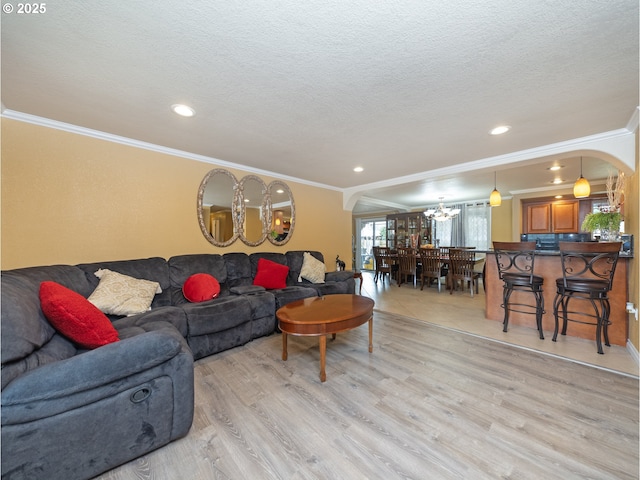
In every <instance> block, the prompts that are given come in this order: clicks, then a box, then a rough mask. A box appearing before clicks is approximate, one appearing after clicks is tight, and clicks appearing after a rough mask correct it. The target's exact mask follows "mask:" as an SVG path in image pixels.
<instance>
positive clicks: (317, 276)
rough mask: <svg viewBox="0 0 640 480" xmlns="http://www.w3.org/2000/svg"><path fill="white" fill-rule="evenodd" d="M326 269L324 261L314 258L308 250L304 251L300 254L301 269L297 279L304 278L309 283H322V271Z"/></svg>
mask: <svg viewBox="0 0 640 480" xmlns="http://www.w3.org/2000/svg"><path fill="white" fill-rule="evenodd" d="M325 271H326V269H325V267H324V263H322V262H321V261H320V260H318V259H317V258H315V257H314V256H313V255H311V254H310V253H309V252H304V254H303V255H302V269H301V270H300V276H299V277H298V281H299V282H301V281H302V279H303V278H304V279H305V280H309V281H310V282H311V283H324V272H325Z"/></svg>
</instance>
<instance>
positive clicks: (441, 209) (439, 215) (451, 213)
mask: <svg viewBox="0 0 640 480" xmlns="http://www.w3.org/2000/svg"><path fill="white" fill-rule="evenodd" d="M442 200H444V197H440V205H438V208H431V209H429V210H427V211H426V212H424V214H425V216H426V217H427V218H429V219H433V220H437V221H438V222H444V221H446V220H449V219H451V218H453V217H455V216H456V215H458V214H459V213H460V209H459V208H447V207H445V206H444V204H443V203H442Z"/></svg>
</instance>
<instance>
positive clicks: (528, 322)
mask: <svg viewBox="0 0 640 480" xmlns="http://www.w3.org/2000/svg"><path fill="white" fill-rule="evenodd" d="M482 253H486V255H487V259H486V271H485V279H484V281H485V290H486V295H485V297H486V308H485V317H486V318H487V319H489V320H496V321H500V322H502V321H503V320H504V309H503V308H502V307H501V306H500V305H501V304H502V286H503V282H502V281H501V280H500V277H499V276H498V265H497V263H496V257H495V255H494V253H493V250H487V251H484V252H482ZM630 258H632V257H630V256H628V255H622V254H621V255H620V257H619V260H618V265H617V266H616V273H615V275H614V277H613V286H612V289H611V291H610V292H609V302H610V303H611V315H610V317H609V320H610V322H611V325H609V342H610V343H611V345H621V346H626V344H627V338H628V336H629V316H628V314H627V312H626V302H627V297H628V273H627V272H628V269H629V265H628V263H629V259H630ZM534 273H535V274H536V275H540V276H541V277H542V278H544V284H543V285H542V290H543V296H544V310H545V313H544V315H543V316H542V329H543V330H544V336H545V339H548V340H549V341H550V340H551V339H552V337H553V330H554V328H555V319H554V316H553V299H554V298H555V295H556V279H557V278H562V265H561V263H560V252H554V251H537V252H536V259H535V267H534ZM511 302H519V303H527V304H535V300H534V298H533V295H532V294H531V293H529V292H514V293H513V295H512V296H511ZM578 305H579V306H580V308H576V307H578ZM583 307H584V310H582V308H583ZM571 308H572V309H575V310H580V311H585V312H593V307H592V306H591V304H590V303H589V302H588V301H580V300H575V301H573V302H572V304H571ZM559 320H560V326H559V332H558V341H562V336H561V335H560V332H561V331H562V316H560V318H559ZM509 325H523V326H526V327H531V328H533V329H535V328H536V317H535V315H528V314H523V313H519V312H510V314H509ZM532 335H535V333H532ZM567 335H568V336H574V337H580V338H586V339H590V340H593V341H594V346H593V348H594V349H595V348H596V347H595V339H596V326H595V325H584V324H581V323H577V322H568V326H567ZM605 353H606V349H605Z"/></svg>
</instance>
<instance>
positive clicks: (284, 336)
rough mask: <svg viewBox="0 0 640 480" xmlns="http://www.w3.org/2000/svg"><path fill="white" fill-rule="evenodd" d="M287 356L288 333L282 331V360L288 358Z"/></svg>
mask: <svg viewBox="0 0 640 480" xmlns="http://www.w3.org/2000/svg"><path fill="white" fill-rule="evenodd" d="M287 356H288V354H287V334H286V333H284V332H282V360H286V359H287Z"/></svg>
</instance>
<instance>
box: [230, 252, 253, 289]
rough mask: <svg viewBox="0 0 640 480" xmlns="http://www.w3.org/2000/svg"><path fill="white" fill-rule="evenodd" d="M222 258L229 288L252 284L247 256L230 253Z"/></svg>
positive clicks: (249, 261) (249, 262)
mask: <svg viewBox="0 0 640 480" xmlns="http://www.w3.org/2000/svg"><path fill="white" fill-rule="evenodd" d="M222 257H223V258H224V263H225V265H226V267H227V282H228V286H229V288H233V287H243V286H247V285H252V284H253V275H252V273H251V260H250V259H249V255H247V254H246V253H239V252H232V253H225V254H224V255H223V256H222ZM254 273H255V270H254Z"/></svg>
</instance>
